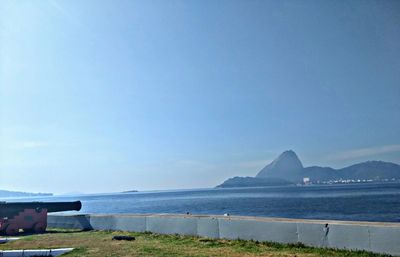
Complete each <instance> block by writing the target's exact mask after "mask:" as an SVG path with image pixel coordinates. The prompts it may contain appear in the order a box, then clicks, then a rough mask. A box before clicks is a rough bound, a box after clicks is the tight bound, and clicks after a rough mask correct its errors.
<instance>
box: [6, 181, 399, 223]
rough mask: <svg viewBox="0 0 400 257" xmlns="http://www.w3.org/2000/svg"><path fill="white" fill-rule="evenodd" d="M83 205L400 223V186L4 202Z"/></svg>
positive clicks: (99, 210)
mask: <svg viewBox="0 0 400 257" xmlns="http://www.w3.org/2000/svg"><path fill="white" fill-rule="evenodd" d="M0 200H1V201H7V202H17V201H18V202H21V201H75V200H80V201H81V202H82V210H81V211H79V212H76V211H74V212H67V213H71V214H72V213H75V214H94V213H95V214H117V213H118V214H121V213H124V214H127V213H130V214H166V213H170V214H187V213H190V214H200V215H224V214H229V215H240V216H259V217H281V218H302V219H327V220H349V221H382V222H400V183H366V184H347V185H310V186H279V187H257V188H211V189H210V188H209V189H192V190H171V191H147V192H133V193H112V194H93V195H68V196H46V197H26V198H3V199H0Z"/></svg>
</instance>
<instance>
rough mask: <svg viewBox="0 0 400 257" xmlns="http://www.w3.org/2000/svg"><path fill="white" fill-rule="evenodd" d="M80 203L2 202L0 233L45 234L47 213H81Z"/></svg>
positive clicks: (0, 205)
mask: <svg viewBox="0 0 400 257" xmlns="http://www.w3.org/2000/svg"><path fill="white" fill-rule="evenodd" d="M81 208H82V203H81V202H80V201H75V202H0V233H1V234H5V235H15V234H17V233H18V232H19V230H20V229H23V230H24V231H26V232H33V233H43V232H45V231H46V228H47V213H49V212H62V211H79V210H80V209H81Z"/></svg>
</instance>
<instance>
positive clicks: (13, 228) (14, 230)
mask: <svg viewBox="0 0 400 257" xmlns="http://www.w3.org/2000/svg"><path fill="white" fill-rule="evenodd" d="M4 231H5V232H6V235H9V236H14V235H16V234H18V232H19V228H18V226H17V225H14V224H9V225H8V226H7V227H6V229H5V230H4Z"/></svg>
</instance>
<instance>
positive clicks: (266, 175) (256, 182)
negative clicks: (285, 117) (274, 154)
mask: <svg viewBox="0 0 400 257" xmlns="http://www.w3.org/2000/svg"><path fill="white" fill-rule="evenodd" d="M304 178H308V179H309V182H311V183H336V182H338V181H350V182H360V181H368V182H371V181H388V180H391V181H392V180H395V181H396V180H400V165H398V164H395V163H391V162H383V161H367V162H362V163H357V164H354V165H351V166H348V167H345V168H342V169H333V168H330V167H319V166H311V167H303V164H302V163H301V161H300V159H299V157H298V156H297V154H296V153H295V152H294V151H292V150H288V151H285V152H283V153H282V154H281V155H279V156H278V158H276V159H275V160H274V161H273V162H271V163H270V164H268V165H267V166H265V167H264V168H263V169H261V170H260V171H259V172H258V173H257V175H256V176H255V177H234V178H230V179H228V180H226V181H224V182H223V183H222V184H221V185H219V186H218V187H250V186H270V185H283V184H289V183H291V184H297V183H302V182H303V179H304Z"/></svg>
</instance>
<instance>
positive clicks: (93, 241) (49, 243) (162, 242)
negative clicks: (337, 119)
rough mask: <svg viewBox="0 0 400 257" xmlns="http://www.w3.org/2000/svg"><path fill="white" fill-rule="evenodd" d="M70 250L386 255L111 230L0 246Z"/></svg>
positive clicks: (91, 253) (51, 234) (94, 255)
mask: <svg viewBox="0 0 400 257" xmlns="http://www.w3.org/2000/svg"><path fill="white" fill-rule="evenodd" d="M115 235H130V236H134V237H135V238H136V240H135V241H113V240H112V237H113V236H115ZM64 247H73V248H75V250H74V251H72V252H70V253H68V254H65V255H63V256H66V257H73V256H74V257H77V256H88V257H99V256H196V257H200V256H235V257H242V256H244V257H250V256H292V257H294V256H296V257H301V256H349V257H350V256H354V257H356V256H365V257H366V256H369V257H372V256H385V255H379V254H373V253H369V252H363V251H345V250H332V249H320V248H312V247H305V246H303V245H301V244H295V245H286V244H277V243H264V242H263V243H260V242H256V241H243V240H220V239H209V238H200V237H191V236H180V235H160V234H153V233H130V232H111V231H77V230H61V229H60V230H57V229H53V230H49V231H48V232H47V233H45V234H41V235H22V236H21V239H20V240H18V241H13V242H10V243H7V244H3V245H0V250H6V249H7V250H12V249H39V248H64Z"/></svg>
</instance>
